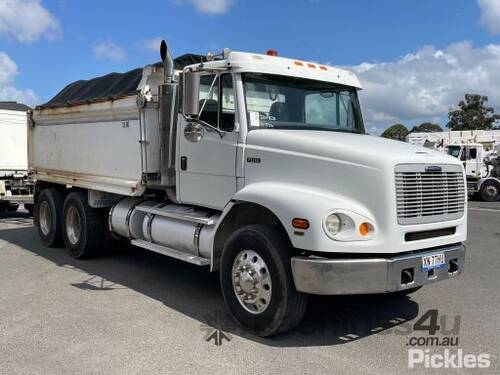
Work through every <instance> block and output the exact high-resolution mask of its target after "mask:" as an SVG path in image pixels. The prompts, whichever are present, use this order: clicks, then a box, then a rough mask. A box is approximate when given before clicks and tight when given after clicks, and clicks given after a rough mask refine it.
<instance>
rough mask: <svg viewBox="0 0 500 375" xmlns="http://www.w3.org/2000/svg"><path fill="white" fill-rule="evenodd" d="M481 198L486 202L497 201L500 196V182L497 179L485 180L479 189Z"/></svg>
mask: <svg viewBox="0 0 500 375" xmlns="http://www.w3.org/2000/svg"><path fill="white" fill-rule="evenodd" d="M479 195H480V196H481V199H482V200H483V201H485V202H495V201H497V200H498V199H499V198H500V183H499V182H498V181H495V180H489V181H485V182H483V183H482V185H481V189H480V190H479Z"/></svg>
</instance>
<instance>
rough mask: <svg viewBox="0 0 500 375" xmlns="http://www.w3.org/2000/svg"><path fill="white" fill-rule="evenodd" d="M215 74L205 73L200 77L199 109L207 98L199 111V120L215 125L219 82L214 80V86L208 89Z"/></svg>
mask: <svg viewBox="0 0 500 375" xmlns="http://www.w3.org/2000/svg"><path fill="white" fill-rule="evenodd" d="M214 78H215V75H213V74H211V75H206V76H202V77H201V78H200V97H199V98H200V109H201V107H202V106H203V103H204V102H205V99H207V102H206V103H205V107H203V111H202V112H201V116H200V120H202V121H205V122H206V123H208V124H210V125H212V126H214V127H217V114H218V111H219V100H218V99H219V82H218V80H217V81H215V83H214V87H213V88H212V91H210V86H211V85H212V82H213V81H214Z"/></svg>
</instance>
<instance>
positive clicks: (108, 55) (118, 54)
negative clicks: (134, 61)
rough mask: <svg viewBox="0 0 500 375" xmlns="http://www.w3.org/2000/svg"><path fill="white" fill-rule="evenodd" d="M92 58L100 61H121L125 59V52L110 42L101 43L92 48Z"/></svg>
mask: <svg viewBox="0 0 500 375" xmlns="http://www.w3.org/2000/svg"><path fill="white" fill-rule="evenodd" d="M92 50H93V52H94V56H95V57H97V58H98V59H101V60H113V61H121V60H123V59H124V58H125V51H124V50H123V49H122V48H121V47H120V46H119V45H117V44H115V43H113V42H111V41H102V42H98V43H96V44H94V46H93V47H92Z"/></svg>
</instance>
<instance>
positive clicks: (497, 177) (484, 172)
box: [448, 143, 500, 202]
mask: <svg viewBox="0 0 500 375" xmlns="http://www.w3.org/2000/svg"><path fill="white" fill-rule="evenodd" d="M499 151H500V145H496V146H495V147H494V148H493V150H490V151H485V149H484V146H483V145H482V144H481V143H460V144H452V145H449V146H448V154H449V155H451V156H454V157H456V158H457V159H459V160H460V161H461V162H462V163H463V166H464V169H465V176H466V179H467V192H468V194H469V195H473V194H476V193H477V194H478V195H479V197H480V198H481V199H482V200H484V201H488V202H494V201H497V200H499V199H500V158H499Z"/></svg>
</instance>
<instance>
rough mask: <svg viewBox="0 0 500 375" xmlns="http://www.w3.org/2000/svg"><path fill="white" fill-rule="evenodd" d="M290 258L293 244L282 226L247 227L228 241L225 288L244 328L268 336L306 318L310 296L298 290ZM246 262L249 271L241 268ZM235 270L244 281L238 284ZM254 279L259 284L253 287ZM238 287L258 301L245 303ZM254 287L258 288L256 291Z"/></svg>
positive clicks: (224, 260) (222, 269)
mask: <svg viewBox="0 0 500 375" xmlns="http://www.w3.org/2000/svg"><path fill="white" fill-rule="evenodd" d="M245 255H246V258H245ZM290 257H291V245H290V243H289V240H288V238H286V237H285V235H283V234H282V233H281V231H280V230H279V228H278V227H273V226H265V225H250V226H246V227H243V228H241V229H239V230H238V231H236V232H235V233H233V235H232V236H231V237H230V238H229V239H228V240H227V242H226V244H225V246H224V249H223V251H222V257H221V267H220V283H221V289H222V294H223V297H224V300H225V302H226V304H227V306H228V307H229V310H230V312H231V315H232V316H233V318H234V319H235V321H236V322H237V323H238V324H239V325H240V326H241V327H242V328H243V329H244V330H246V331H248V332H250V333H252V334H255V335H257V336H261V337H267V336H272V335H276V334H278V333H281V332H285V331H287V330H290V329H292V328H294V327H295V326H296V325H297V324H298V323H299V322H300V320H301V319H302V317H303V315H304V313H305V311H306V307H307V295H305V294H302V293H299V292H297V290H296V289H295V284H294V282H293V276H292V270H291V262H290ZM236 259H238V260H239V261H240V262H239V263H238V262H237V261H236ZM256 259H257V261H256ZM243 265H245V266H246V267H248V269H247V270H246V271H245V270H243V271H241V269H242V268H241V267H243ZM233 270H236V272H237V273H238V274H239V277H240V279H239V280H240V283H238V282H237V281H234V284H235V286H233ZM250 271H252V272H253V276H252V275H251V274H250ZM253 282H256V284H253V286H249V285H250V284H252V283H253ZM266 285H267V287H266ZM238 288H239V292H240V293H243V294H242V295H246V296H250V297H252V298H253V299H254V300H255V301H258V302H256V303H255V304H245V303H244V302H241V297H238V295H237V292H236V289H238ZM252 288H253V290H258V291H257V292H255V294H252V293H253V291H249V289H252ZM245 290H246V291H247V292H248V293H249V294H246V292H245ZM254 297H256V298H254ZM261 297H262V298H261ZM245 306H246V307H245Z"/></svg>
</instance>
